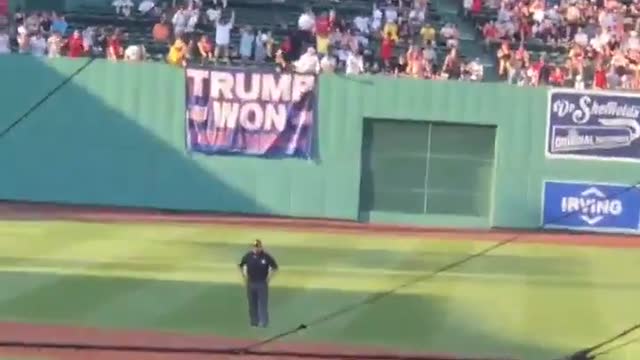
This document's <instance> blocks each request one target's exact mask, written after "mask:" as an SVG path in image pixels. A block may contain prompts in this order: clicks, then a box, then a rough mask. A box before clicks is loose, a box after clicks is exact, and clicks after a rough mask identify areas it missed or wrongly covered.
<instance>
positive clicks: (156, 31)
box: [152, 14, 171, 43]
mask: <svg viewBox="0 0 640 360" xmlns="http://www.w3.org/2000/svg"><path fill="white" fill-rule="evenodd" d="M170 34H171V29H170V27H169V21H168V20H167V16H166V15H165V14H162V17H161V18H160V21H159V22H158V23H156V24H155V25H153V30H152V35H153V40H154V41H157V42H160V43H168V42H169V36H170Z"/></svg>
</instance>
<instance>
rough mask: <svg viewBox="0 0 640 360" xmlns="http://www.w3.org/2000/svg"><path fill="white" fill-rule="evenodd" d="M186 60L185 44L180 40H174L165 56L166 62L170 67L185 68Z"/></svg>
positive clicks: (178, 38)
mask: <svg viewBox="0 0 640 360" xmlns="http://www.w3.org/2000/svg"><path fill="white" fill-rule="evenodd" d="M186 58H187V44H186V43H185V42H184V40H182V38H180V37H177V38H176V40H175V41H174V42H173V45H171V48H169V54H168V55H167V62H168V63H169V64H171V65H176V66H185V65H186Z"/></svg>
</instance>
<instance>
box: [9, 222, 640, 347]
mask: <svg viewBox="0 0 640 360" xmlns="http://www.w3.org/2000/svg"><path fill="white" fill-rule="evenodd" d="M258 236H259V237H261V238H262V239H263V240H264V242H265V245H266V247H267V249H268V250H269V251H270V252H271V253H272V254H273V255H274V256H275V257H276V258H277V259H278V261H279V262H280V265H281V268H282V271H281V273H280V274H279V276H278V277H277V278H276V279H275V280H274V282H273V284H272V286H273V290H272V297H271V316H272V322H273V323H272V327H271V328H270V329H268V330H256V329H251V328H249V327H248V326H247V315H246V305H245V297H244V292H243V288H242V286H241V283H240V277H239V273H238V270H237V267H236V263H237V261H238V260H239V258H240V256H241V255H242V254H243V252H244V251H246V250H247V249H248V244H249V243H250V241H251V240H252V239H254V238H255V237H258ZM0 240H1V241H0V285H1V287H2V291H1V292H0V321H18V322H36V323H53V324H74V325H85V326H96V327H109V328H128V329H152V330H171V331H178V332H184V333H200V334H201V333H205V334H217V335H223V336H231V337H241V338H264V337H267V336H269V335H272V334H276V333H279V332H281V331H284V330H288V329H290V328H292V327H295V326H297V325H298V324H300V323H303V322H307V321H310V320H312V319H314V318H317V317H319V316H322V315H324V314H326V313H329V312H331V311H334V310H336V309H338V308H341V307H343V306H346V305H349V304H351V303H357V302H358V301H360V300H362V299H364V298H365V297H367V296H368V295H370V294H372V293H374V292H377V291H384V290H387V289H389V288H392V287H395V286H397V285H399V284H401V283H403V282H406V281H407V280H409V279H412V278H414V277H416V276H419V275H421V274H425V273H428V272H430V271H432V270H434V269H436V268H438V267H440V266H442V265H445V264H446V263H449V262H452V261H455V260H458V259H460V258H462V257H464V256H466V255H468V254H470V253H472V252H476V251H478V250H480V249H482V248H484V247H486V246H489V245H491V243H490V242H487V241H474V240H473V239H472V238H470V239H468V240H451V239H439V238H427V239H425V238H419V239H418V238H410V237H402V238H398V237H393V236H388V235H387V236H365V235H351V234H349V235H345V234H342V235H333V234H325V233H304V232H291V231H284V230H282V231H277V230H269V229H259V228H238V227H224V226H204V225H186V224H184V225H158V224H153V225H135V224H109V225H102V224H88V223H73V222H53V221H52V222H26V221H23V222H19V221H18V222H10V221H5V222H0ZM639 275H640V250H636V249H613V248H611V249H609V248H596V247H568V246H555V245H540V244H511V245H508V246H506V247H504V248H501V249H499V250H497V251H495V252H493V253H491V254H489V255H486V256H484V257H481V258H477V259H475V260H473V261H472V262H469V263H467V264H465V265H463V266H461V267H459V268H455V269H452V270H451V271H449V272H447V273H444V274H441V275H439V276H438V277H436V278H433V279H432V280H430V281H427V282H424V283H420V284H417V285H415V286H411V287H407V288H405V289H403V290H401V291H399V292H398V293H395V294H393V295H392V296H389V297H386V298H384V299H382V300H380V301H379V302H376V303H374V304H371V305H368V306H362V307H359V308H358V309H356V310H354V311H352V312H349V313H346V314H344V315H343V316H341V317H339V318H336V319H334V320H332V321H329V322H326V323H323V324H320V325H318V326H315V327H310V328H309V329H308V330H306V331H305V332H301V333H299V334H296V335H294V336H292V337H291V338H290V339H288V340H289V341H312V342H330V343H347V344H358V345H377V346H383V347H388V348H393V349H395V348H397V349H403V350H418V351H428V352H434V353H453V354H461V355H470V356H483V355H498V356H499V355H502V356H504V355H511V356H515V357H520V358H522V359H531V360H533V359H540V360H544V359H549V360H551V359H553V358H556V357H558V356H560V355H563V354H566V353H568V352H572V351H574V350H576V349H578V348H582V347H585V346H588V345H591V344H594V343H597V342H599V341H601V340H603V339H605V338H607V337H610V336H612V335H614V334H615V333H617V332H619V331H621V330H622V329H623V328H625V327H628V326H630V325H632V324H633V323H636V322H638V321H640V309H639V308H638V300H639V299H640V276H639ZM638 358H640V346H639V345H631V346H629V347H626V348H624V349H623V350H620V351H618V352H616V353H614V354H613V355H610V356H608V357H603V359H629V360H631V359H634V360H635V359H638Z"/></svg>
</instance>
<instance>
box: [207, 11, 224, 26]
mask: <svg viewBox="0 0 640 360" xmlns="http://www.w3.org/2000/svg"><path fill="white" fill-rule="evenodd" d="M206 14H207V18H208V19H209V21H210V22H211V23H213V24H215V23H216V21H218V20H220V16H221V15H222V10H220V8H211V9H207V11H206Z"/></svg>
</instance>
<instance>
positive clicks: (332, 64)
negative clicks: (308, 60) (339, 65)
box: [320, 55, 336, 73]
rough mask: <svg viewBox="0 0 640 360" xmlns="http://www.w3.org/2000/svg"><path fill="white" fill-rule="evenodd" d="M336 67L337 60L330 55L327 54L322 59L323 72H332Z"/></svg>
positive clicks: (321, 67) (321, 68)
mask: <svg viewBox="0 0 640 360" xmlns="http://www.w3.org/2000/svg"><path fill="white" fill-rule="evenodd" d="M335 68H336V60H335V59H334V58H333V57H331V56H330V55H325V56H323V57H322V60H320V70H321V71H322V72H323V73H332V72H333V71H334V70H335Z"/></svg>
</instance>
